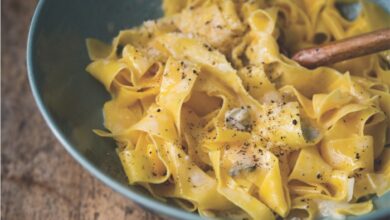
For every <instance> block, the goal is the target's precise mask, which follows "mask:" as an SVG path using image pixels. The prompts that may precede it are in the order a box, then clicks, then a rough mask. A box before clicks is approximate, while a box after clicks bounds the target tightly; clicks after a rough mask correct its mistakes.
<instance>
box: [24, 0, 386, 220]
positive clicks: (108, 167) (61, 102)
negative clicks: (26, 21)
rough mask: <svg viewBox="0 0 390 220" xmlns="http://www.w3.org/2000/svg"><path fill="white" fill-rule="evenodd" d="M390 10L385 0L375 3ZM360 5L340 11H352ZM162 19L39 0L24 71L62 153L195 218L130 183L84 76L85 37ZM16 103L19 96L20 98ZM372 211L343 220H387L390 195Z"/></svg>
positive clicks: (142, 12)
mask: <svg viewBox="0 0 390 220" xmlns="http://www.w3.org/2000/svg"><path fill="white" fill-rule="evenodd" d="M377 2H379V3H381V4H382V6H383V7H386V8H387V10H388V11H390V1H389V0H379V1H377ZM357 8H358V7H355V6H354V7H349V8H346V11H347V12H348V13H353V11H354V10H356V9H357ZM161 15H162V11H161V1H159V0H114V1H107V0H82V1H80V0H65V1H64V0H40V1H39V3H38V6H37V8H36V11H35V14H34V16H33V19H32V22H31V27H30V32H29V37H28V48H27V68H28V75H29V80H30V85H31V89H32V92H33V95H34V98H35V101H36V103H37V105H38V107H39V109H40V111H41V113H42V115H43V117H44V118H45V120H46V122H47V124H48V125H49V127H50V129H51V130H52V132H53V133H54V134H55V136H56V137H57V138H58V140H59V141H60V142H61V143H62V144H63V146H64V147H65V149H66V150H67V151H68V152H69V153H70V154H71V155H72V156H73V157H74V158H75V159H76V160H77V161H78V162H79V163H80V164H81V165H82V166H83V167H84V168H85V169H87V170H88V171H89V172H90V173H92V174H93V175H94V176H95V177H97V178H98V179H99V180H101V181H102V182H104V183H105V184H107V185H108V186H110V187H111V188H113V189H114V190H115V191H117V192H119V193H121V194H123V195H124V196H126V197H128V198H129V199H131V200H133V201H135V202H137V203H139V204H140V205H142V206H144V207H145V208H147V209H149V210H151V211H154V212H156V213H158V214H160V215H164V216H170V217H174V218H176V219H186V220H192V219H194V220H200V219H202V218H201V217H199V215H197V214H195V213H189V212H186V211H184V210H182V209H180V208H178V207H176V206H174V205H172V204H167V203H163V202H160V201H158V200H156V199H154V198H153V197H151V196H150V195H149V194H148V193H147V192H145V190H143V189H141V188H140V187H136V186H129V185H128V184H127V181H126V176H125V175H124V172H123V170H122V167H121V164H120V162H119V159H118V157H117V155H116V153H115V144H114V142H113V141H111V140H109V139H103V138H101V137H98V136H96V135H95V134H94V133H92V131H91V130H92V129H93V128H103V127H102V124H103V117H102V106H103V103H104V102H105V101H107V100H109V99H110V97H109V95H108V94H107V92H106V91H105V90H104V88H103V86H102V85H100V84H99V83H98V82H97V81H96V80H95V79H93V78H92V77H91V76H90V75H89V74H87V73H86V72H85V67H86V65H87V64H88V63H89V59H88V55H87V50H86V47H85V39H86V38H87V37H95V38H99V39H102V40H105V41H107V42H110V41H111V39H112V38H113V37H114V36H115V35H116V34H117V33H118V31H119V30H121V29H124V28H129V27H133V26H136V25H140V24H141V23H142V22H143V21H145V20H148V19H154V18H158V17H160V16H161ZM21 98H22V97H21ZM374 202H375V206H376V208H377V210H376V211H374V212H372V213H370V214H368V215H364V216H360V217H354V218H352V217H348V218H349V219H379V218H386V217H387V218H390V194H389V193H388V194H387V195H385V196H383V197H381V198H380V199H375V201H374Z"/></svg>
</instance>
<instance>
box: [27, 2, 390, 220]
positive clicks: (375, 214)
mask: <svg viewBox="0 0 390 220" xmlns="http://www.w3.org/2000/svg"><path fill="white" fill-rule="evenodd" d="M46 1H47V0H38V3H37V5H36V8H35V11H34V14H33V16H32V19H31V23H30V27H29V32H28V37H27V50H26V61H27V75H28V80H29V84H30V88H31V92H32V95H33V97H34V100H35V103H36V105H37V107H38V109H39V112H40V113H41V115H42V116H43V118H44V121H45V122H46V124H47V125H48V127H49V128H50V130H51V132H52V133H53V134H54V136H55V137H56V138H57V140H58V141H59V142H60V143H61V145H62V146H63V147H64V148H65V150H66V151H67V152H68V153H69V154H70V155H71V156H72V157H73V158H74V159H75V160H76V161H77V162H78V163H79V164H80V165H81V166H82V167H83V168H84V169H86V170H87V171H88V172H89V173H90V174H92V176H94V177H96V178H97V179H98V180H99V181H101V182H102V183H104V184H105V185H106V186H108V187H110V188H111V189H113V190H114V191H116V192H117V193H119V194H121V195H123V196H125V197H127V198H128V199H130V200H131V201H134V202H136V203H137V204H139V205H141V206H143V207H144V208H147V209H148V210H150V211H153V212H155V213H156V214H162V215H165V216H169V217H173V218H178V219H186V220H202V219H203V218H202V217H201V216H199V215H198V214H195V213H190V212H186V211H185V210H184V209H180V208H176V207H172V206H169V205H168V204H166V203H164V202H161V201H158V200H156V199H154V198H152V197H146V196H145V195H144V194H142V193H139V192H137V191H136V190H133V189H131V188H129V187H128V185H124V184H122V183H120V182H119V181H117V180H115V179H113V178H111V177H110V176H108V175H107V174H105V173H104V172H102V171H101V170H100V169H99V168H97V167H96V166H95V165H93V164H92V163H91V162H90V161H89V160H88V159H87V158H86V157H84V156H83V155H82V154H81V153H80V152H79V151H78V150H76V148H75V147H74V146H73V145H72V144H71V143H70V141H69V140H68V138H67V137H66V136H65V135H64V134H63V133H62V132H61V130H60V129H59V127H58V125H57V124H56V123H55V121H54V120H53V116H52V114H50V113H49V111H48V109H47V108H46V105H45V103H44V102H43V98H42V95H41V93H40V92H39V89H38V87H37V84H36V79H35V76H36V70H35V69H36V68H35V65H36V64H34V62H33V54H34V52H35V50H36V48H35V46H34V43H33V42H35V39H36V34H37V33H36V30H37V26H38V23H39V18H40V16H41V15H42V8H43V6H44V4H45V3H46ZM389 215H390V209H386V208H382V209H376V210H373V211H372V212H370V213H367V214H365V215H361V216H354V218H353V219H354V220H366V219H382V218H383V217H387V216H389Z"/></svg>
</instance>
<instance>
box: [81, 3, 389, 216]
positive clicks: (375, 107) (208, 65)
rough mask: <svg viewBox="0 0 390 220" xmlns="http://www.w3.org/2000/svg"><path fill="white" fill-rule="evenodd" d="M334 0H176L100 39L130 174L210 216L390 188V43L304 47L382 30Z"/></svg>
mask: <svg viewBox="0 0 390 220" xmlns="http://www.w3.org/2000/svg"><path fill="white" fill-rule="evenodd" d="M338 4H340V3H339V2H335V1H333V0H318V1H308V0H275V1H267V0H251V1H245V0H165V1H164V3H163V9H164V11H165V17H163V18H161V19H159V20H156V21H146V22H144V24H143V25H142V26H140V27H136V28H132V29H128V30H123V31H121V32H120V33H119V35H118V36H117V37H116V38H114V40H113V41H112V43H111V44H106V43H103V42H101V41H98V40H95V39H88V40H87V47H88V52H89V55H90V58H91V60H92V63H91V64H89V65H88V66H87V69H86V70H87V71H88V72H89V73H90V74H91V75H92V76H93V77H95V78H96V79H97V80H99V81H100V82H101V83H102V84H103V85H104V86H105V88H106V89H107V91H108V92H109V93H110V94H111V95H112V99H111V100H110V101H108V102H106V103H105V105H104V108H103V112H104V118H105V121H104V126H105V127H106V128H107V129H108V131H103V130H95V132H96V133H97V134H98V135H101V136H104V137H111V138H113V139H115V141H116V142H117V144H118V148H117V152H118V155H119V158H120V160H121V162H122V165H123V168H124V171H125V173H126V175H127V177H128V180H129V183H130V184H137V185H141V186H143V187H144V188H145V189H147V190H148V191H149V192H150V193H151V194H152V195H153V196H155V197H156V198H158V199H160V200H163V201H165V200H166V199H170V200H171V201H174V202H175V203H177V204H178V205H179V206H181V207H183V208H184V209H185V210H188V211H191V212H194V211H197V212H199V214H200V215H201V216H203V217H205V218H222V219H225V218H228V219H275V218H278V217H282V218H285V219H314V218H317V217H319V216H322V217H333V218H337V217H340V218H342V217H343V216H346V215H362V214H365V213H368V212H370V211H372V210H373V204H372V202H371V199H370V198H371V196H372V195H378V196H381V195H383V194H384V193H386V192H387V191H388V190H389V187H390V148H386V147H385V146H386V145H387V144H388V143H389V139H388V138H387V137H388V135H389V129H388V128H389V125H390V120H389V117H388V115H390V94H389V88H390V70H389V66H390V60H389V56H390V51H385V52H382V53H378V54H374V55H369V56H365V57H361V58H355V59H352V60H348V61H344V62H340V63H337V64H334V65H331V66H327V67H320V68H316V69H314V70H309V69H306V68H304V67H301V66H300V65H298V64H297V63H295V62H294V61H292V60H291V59H289V55H291V54H293V53H294V52H296V51H298V50H299V49H302V48H306V47H310V46H314V45H317V44H322V43H326V42H329V41H332V40H339V39H342V38H345V37H349V36H353V35H357V34H360V33H364V32H368V31H372V30H376V29H380V28H383V27H386V26H389V24H390V18H389V15H388V14H386V13H385V12H383V11H382V10H381V9H380V8H378V7H377V6H375V5H374V4H372V3H369V2H368V1H361V2H360V4H362V10H361V12H360V14H359V15H358V16H357V17H356V18H354V19H353V20H349V19H347V18H344V17H343V15H342V14H341V13H340V12H339V11H338V9H337V5H338Z"/></svg>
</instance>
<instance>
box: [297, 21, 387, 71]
mask: <svg viewBox="0 0 390 220" xmlns="http://www.w3.org/2000/svg"><path fill="white" fill-rule="evenodd" d="M389 49H390V28H387V29H383V30H378V31H374V32H370V33H366V34H362V35H358V36H354V37H351V38H346V39H343V40H340V41H335V42H331V43H329V44H324V45H321V46H318V47H313V48H308V49H303V50H300V51H298V52H297V53H296V54H294V55H293V57H292V59H293V60H295V61H296V62H298V63H299V64H301V65H302V66H305V67H307V68H316V67H319V66H324V65H329V64H333V63H337V62H340V61H343V60H348V59H352V58H355V57H360V56H364V55H368V54H372V53H377V52H380V51H383V50H389Z"/></svg>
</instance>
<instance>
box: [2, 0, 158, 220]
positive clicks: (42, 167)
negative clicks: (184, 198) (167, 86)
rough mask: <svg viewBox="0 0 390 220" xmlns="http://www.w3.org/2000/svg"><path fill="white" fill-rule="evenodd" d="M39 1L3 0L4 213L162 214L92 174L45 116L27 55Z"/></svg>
mask: <svg viewBox="0 0 390 220" xmlns="http://www.w3.org/2000/svg"><path fill="white" fill-rule="evenodd" d="M36 3H37V1H36V0H3V1H2V2H1V14H2V15H1V25H2V29H1V47H2V51H1V56H2V60H1V93H2V97H1V98H2V99H1V111H2V115H1V123H2V125H1V128H2V130H1V136H2V137H1V148H2V149H1V200H2V201H1V219H7V220H12V219H30V220H35V219H37V220H42V219H45V220H46V219H47V220H50V219H55V220H60V219H77V220H79V219H94V220H96V219H116V220H117V219H119V220H120V219H147V220H161V219H162V218H159V217H157V216H155V215H153V214H151V213H149V212H147V211H145V210H144V209H142V208H141V207H139V206H138V205H136V204H135V203H133V202H131V201H130V200H128V199H126V198H125V197H123V196H121V195H120V194H118V193H116V192H114V191H112V190H111V189H110V188H108V187H107V186H105V185H103V184H102V183H101V182H99V181H98V180H97V179H95V178H94V177H93V176H91V175H90V174H89V173H88V172H87V171H86V170H84V169H83V168H82V167H81V166H80V165H79V164H78V163H77V162H76V161H75V160H74V159H73V158H71V157H70V156H69V155H68V154H67V152H66V151H65V150H64V148H63V147H62V146H61V144H60V143H59V142H58V141H57V140H56V139H55V137H54V136H53V134H52V133H51V132H50V130H49V128H48V127H47V125H46V124H45V122H44V121H43V118H42V116H41V115H40V113H39V111H38V108H37V106H36V105H35V103H34V100H33V97H32V94H31V91H30V87H29V85H28V79H27V73H26V58H25V54H26V41H27V33H28V27H29V24H30V20H31V16H32V14H33V11H34V8H35V5H36Z"/></svg>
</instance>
